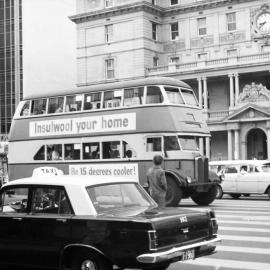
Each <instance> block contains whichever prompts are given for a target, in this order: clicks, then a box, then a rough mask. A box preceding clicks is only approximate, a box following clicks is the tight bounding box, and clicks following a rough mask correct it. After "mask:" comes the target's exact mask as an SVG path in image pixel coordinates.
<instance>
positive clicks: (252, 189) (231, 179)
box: [209, 160, 270, 199]
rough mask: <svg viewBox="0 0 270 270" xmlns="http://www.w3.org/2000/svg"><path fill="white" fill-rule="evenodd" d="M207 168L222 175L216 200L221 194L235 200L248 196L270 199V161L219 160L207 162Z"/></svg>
mask: <svg viewBox="0 0 270 270" xmlns="http://www.w3.org/2000/svg"><path fill="white" fill-rule="evenodd" d="M209 167H210V170H214V171H215V172H216V173H217V174H219V175H223V180H224V181H222V182H221V183H220V184H219V186H218V193H217V198H219V199H220V198H222V196H223V194H230V195H231V197H233V198H235V199H237V198H239V197H240V196H241V195H244V196H249V195H250V194H268V196H269V198H270V161H268V160H221V161H211V162H209Z"/></svg>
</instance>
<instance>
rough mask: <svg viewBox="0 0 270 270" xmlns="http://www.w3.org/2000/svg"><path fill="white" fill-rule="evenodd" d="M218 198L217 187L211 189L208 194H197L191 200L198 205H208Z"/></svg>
mask: <svg viewBox="0 0 270 270" xmlns="http://www.w3.org/2000/svg"><path fill="white" fill-rule="evenodd" d="M216 196H217V185H214V186H212V187H210V188H209V190H208V191H207V192H195V193H193V194H192V195H191V199H192V200H193V201H194V202H195V203H197V204H198V205H208V204H210V203H212V202H213V201H214V200H215V199H216Z"/></svg>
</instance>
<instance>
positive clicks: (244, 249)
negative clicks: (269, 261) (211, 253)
mask: <svg viewBox="0 0 270 270" xmlns="http://www.w3.org/2000/svg"><path fill="white" fill-rule="evenodd" d="M216 250H217V251H228V252H240V253H252V254H255V253H256V254H264V255H270V248H250V247H235V246H222V245H218V246H217V248H216Z"/></svg>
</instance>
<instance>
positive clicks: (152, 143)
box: [146, 137, 161, 152]
mask: <svg viewBox="0 0 270 270" xmlns="http://www.w3.org/2000/svg"><path fill="white" fill-rule="evenodd" d="M156 151H161V138H160V137H153V138H147V140H146V152H156Z"/></svg>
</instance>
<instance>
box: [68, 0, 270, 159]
mask: <svg viewBox="0 0 270 270" xmlns="http://www.w3.org/2000/svg"><path fill="white" fill-rule="evenodd" d="M70 19H71V20H72V21H73V22H75V23H76V25H77V34H78V38H77V41H78V43H77V68H78V79H77V84H78V86H83V85H90V84H95V83H103V82H111V81H116V80H125V79H130V78H140V77H146V76H169V77H173V78H176V79H179V80H183V81H185V82H187V83H188V84H190V85H191V86H192V87H193V89H194V90H195V92H196V95H197V97H198V100H199V104H200V106H201V108H202V109H203V111H204V115H205V118H206V120H207V123H208V126H209V128H210V131H211V138H210V139H209V138H208V139H205V141H202V140H201V143H200V150H201V152H202V153H204V154H206V155H207V156H208V157H209V158H210V159H211V160H219V159H252V158H257V159H266V158H270V91H269V89H270V80H269V79H270V74H269V71H270V1H269V0H256V1H254V0H245V1H244V0H208V1H207V0H201V1H200V0H145V1H138V0H77V14H76V15H74V16H71V17H70Z"/></svg>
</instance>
